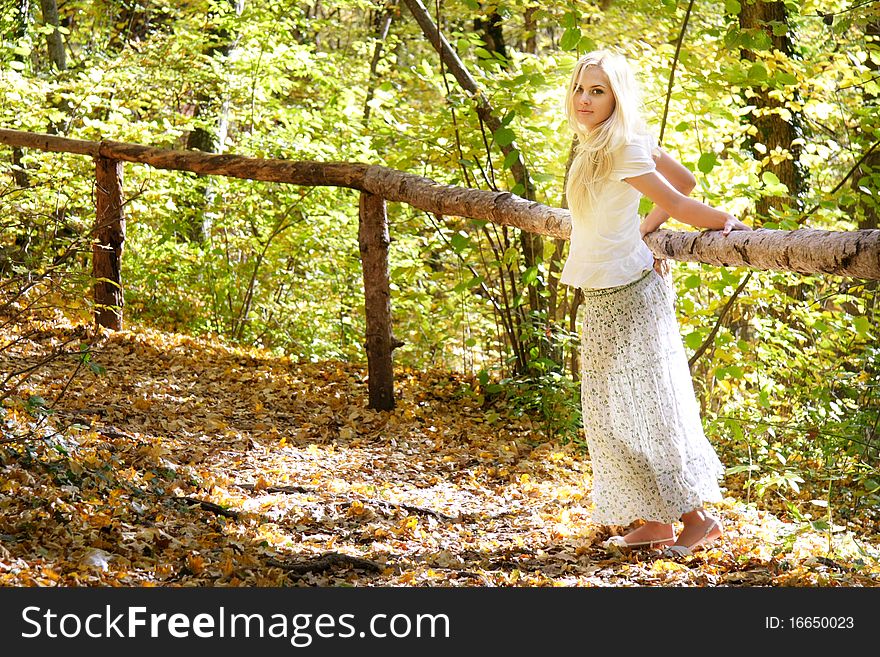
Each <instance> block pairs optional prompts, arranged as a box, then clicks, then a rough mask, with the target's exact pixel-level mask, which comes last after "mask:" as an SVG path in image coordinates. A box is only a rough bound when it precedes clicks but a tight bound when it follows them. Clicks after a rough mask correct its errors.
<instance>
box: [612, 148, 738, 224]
mask: <svg viewBox="0 0 880 657" xmlns="http://www.w3.org/2000/svg"><path fill="white" fill-rule="evenodd" d="M658 173H659V175H658ZM661 175H662V176H663V177H662V178H661ZM664 178H665V180H664ZM667 181H668V182H667ZM626 182H628V183H629V184H630V185H632V186H633V187H635V188H636V189H637V190H639V191H640V192H641V193H642V194H644V195H645V196H647V197H648V198H649V199H651V200H652V201H653V202H654V204H655V205H656V206H657V207H656V208H654V209H653V210H652V211H651V212H649V213H648V216H647V217H645V220H644V222H643V223H642V235H645V234H647V233H650V232H652V231H654V230H656V229H657V228H658V227H659V226H660V225H661V224H662V223H663V222H664V221H666V219H668V218H669V217H670V216H671V217H675V218H676V219H678V220H680V221H683V222H685V223H688V224H690V225H692V226H696V227H698V228H711V229H715V230H721V231H722V234H724V235H727V234H728V233H730V231H732V230H751V228H749V227H748V226H746V225H745V224H744V223H743V222H741V221H740V220H739V219H737V218H736V217H734V216H733V215H732V214H730V213H729V212H722V211H721V210H716V209H715V208H713V207H710V206H708V205H706V204H705V203H701V202H700V201H698V200H696V199H693V198H689V197H688V196H685V194H686V193H689V192H690V191H691V190H692V189H693V188H694V185H695V184H696V181H695V180H694V176H693V174H692V173H691V172H690V171H688V170H687V169H686V168H685V167H684V166H682V165H681V164H680V163H679V162H677V161H676V160H675V159H673V158H671V157H670V156H668V155H666V154H665V153H663V152H662V151H661V154H660V159H659V160H658V161H657V172H651V173H646V174H644V175H641V176H636V177H634V178H626ZM664 215H665V216H664Z"/></svg>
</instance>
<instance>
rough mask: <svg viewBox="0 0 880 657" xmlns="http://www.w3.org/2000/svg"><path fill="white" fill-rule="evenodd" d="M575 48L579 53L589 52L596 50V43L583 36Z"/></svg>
mask: <svg viewBox="0 0 880 657" xmlns="http://www.w3.org/2000/svg"><path fill="white" fill-rule="evenodd" d="M577 47H578V50H580V51H581V52H591V51H593V50H596V42H595V41H593V40H592V39H591V38H590V37H588V36H583V37H581V40H580V41H579V42H578V46H577Z"/></svg>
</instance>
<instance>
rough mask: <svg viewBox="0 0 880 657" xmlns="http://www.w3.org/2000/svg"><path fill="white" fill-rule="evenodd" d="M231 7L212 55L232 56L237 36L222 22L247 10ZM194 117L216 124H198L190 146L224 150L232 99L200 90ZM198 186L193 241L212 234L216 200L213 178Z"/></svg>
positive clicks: (213, 38) (238, 2)
mask: <svg viewBox="0 0 880 657" xmlns="http://www.w3.org/2000/svg"><path fill="white" fill-rule="evenodd" d="M227 2H228V4H229V8H228V10H226V11H224V12H222V13H221V14H220V17H219V20H220V21H221V23H220V26H219V27H214V28H212V29H211V30H210V31H209V35H208V43H209V44H210V45H209V46H208V49H207V51H206V54H207V55H208V56H209V57H216V56H220V57H223V58H226V57H229V55H230V54H232V51H233V50H234V48H235V43H236V41H237V38H236V37H234V36H233V35H232V34H230V31H229V29H228V27H227V26H226V25H225V24H224V23H223V21H225V20H226V19H227V18H228V15H229V12H235V15H236V16H241V13H242V11H244V0H227ZM194 116H195V118H202V117H207V121H206V123H207V122H212V123H214V126H213V127H208V126H206V125H201V126H197V127H196V128H194V129H193V131H192V132H190V133H189V136H188V137H187V141H186V147H187V148H188V149H195V150H199V151H203V152H205V153H222V152H223V148H224V146H225V142H226V133H227V129H228V126H229V101H228V100H227V99H222V100H221V101H220V107H219V109H218V108H216V106H215V101H214V99H213V98H211V97H210V96H208V95H207V94H203V93H200V94H199V95H198V96H197V98H196V110H195V114H194ZM196 189H197V190H198V192H199V196H200V197H201V201H200V203H199V206H198V207H197V208H196V209H197V215H196V216H195V217H193V218H192V220H191V221H190V223H189V227H188V235H187V238H188V239H189V240H191V241H193V242H205V241H206V240H207V239H208V237H209V236H210V234H211V216H210V212H209V210H210V208H211V206H212V205H213V203H214V198H215V196H216V191H215V189H214V186H213V185H212V184H211V181H210V180H200V181H199V182H198V183H197V185H196Z"/></svg>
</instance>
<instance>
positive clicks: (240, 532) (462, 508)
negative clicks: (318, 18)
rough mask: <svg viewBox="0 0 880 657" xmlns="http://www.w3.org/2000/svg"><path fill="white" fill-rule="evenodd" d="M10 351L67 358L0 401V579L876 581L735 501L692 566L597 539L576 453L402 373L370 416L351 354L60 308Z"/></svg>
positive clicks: (859, 554) (854, 562)
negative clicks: (283, 349)
mask: <svg viewBox="0 0 880 657" xmlns="http://www.w3.org/2000/svg"><path fill="white" fill-rule="evenodd" d="M0 325H2V322H0ZM13 341H15V342H14V344H11V343H13ZM0 344H2V345H5V348H4V349H3V350H2V351H0V377H2V378H6V377H5V375H6V374H7V373H11V372H15V371H18V370H20V369H23V368H24V367H29V366H31V365H35V364H37V363H38V362H39V361H40V360H41V359H42V357H43V356H45V355H46V354H49V353H52V352H53V350H54V351H56V352H57V351H68V352H71V354H72V355H69V356H67V357H59V358H55V359H52V360H50V361H49V362H47V363H45V364H44V365H43V366H41V367H40V368H38V369H35V370H34V371H33V374H32V376H31V377H30V378H29V379H28V380H27V382H26V383H24V384H23V385H21V386H19V387H18V388H17V389H16V391H15V394H14V395H13V396H10V397H8V398H7V399H6V400H5V401H4V406H3V408H2V409H0V431H2V435H0V585H4V586H312V585H323V586H823V587H834V586H876V585H878V584H880V547H878V542H880V541H878V536H877V535H876V534H873V533H870V532H862V533H859V532H857V531H856V532H854V531H852V530H850V529H848V528H837V529H838V531H835V532H834V533H830V534H829V533H828V532H816V531H813V530H812V529H811V527H810V525H809V524H805V523H792V522H785V521H784V520H782V519H781V518H782V516H781V515H778V514H777V515H774V513H773V512H772V510H770V509H767V508H760V507H758V506H756V505H755V504H754V503H751V504H747V503H745V502H744V501H743V500H742V499H737V496H736V492H735V491H732V490H729V491H728V497H727V498H725V500H724V501H723V502H722V503H720V504H718V505H715V506H714V507H713V509H714V511H715V512H716V513H717V514H718V515H719V516H720V517H721V518H722V520H723V522H724V525H725V529H726V531H725V535H724V537H723V538H722V540H720V541H718V542H717V543H715V544H713V545H712V546H710V547H709V548H707V549H705V550H701V551H698V552H696V554H695V555H694V556H692V557H686V558H683V559H678V560H670V559H665V558H663V557H662V555H661V553H660V552H659V551H656V550H645V551H620V550H610V551H609V550H607V549H604V548H603V547H601V545H600V542H601V541H602V540H603V539H605V538H607V537H608V536H609V535H610V534H612V533H619V532H621V531H623V530H624V528H621V527H606V526H601V525H596V524H594V523H593V522H592V520H591V504H590V499H589V492H590V484H591V475H590V462H589V458H588V456H587V455H586V454H584V453H583V452H582V451H581V450H579V448H578V447H577V446H576V445H574V444H567V445H563V444H559V443H558V442H555V441H551V440H547V439H545V438H544V437H543V436H542V435H541V432H540V428H538V427H536V426H533V425H532V422H531V421H530V420H529V419H528V418H525V417H520V418H513V417H510V416H509V415H507V414H505V413H503V412H502V413H492V414H489V413H486V410H485V409H484V408H482V407H481V404H480V402H479V400H478V399H477V398H476V397H475V395H472V394H469V393H468V390H469V389H470V388H469V386H468V385H466V384H467V379H466V378H464V377H462V376H459V375H452V374H449V373H448V372H417V371H405V370H399V371H398V372H397V373H396V377H397V379H396V394H397V398H398V403H397V407H396V409H395V410H394V411H392V412H387V413H377V412H373V411H370V410H368V409H367V408H366V399H367V388H366V382H365V377H366V372H365V368H363V367H360V366H353V365H350V364H346V363H338V362H323V363H314V364H311V363H298V362H294V361H292V360H289V359H285V358H278V357H274V356H272V355H271V354H269V353H267V352H263V351H259V350H256V349H242V348H234V347H229V346H223V345H221V344H220V343H219V342H218V341H216V340H215V341H211V340H207V339H205V340H202V339H194V338H190V337H185V336H180V335H175V334H169V333H162V332H158V331H154V330H148V329H134V330H130V331H122V332H117V333H110V332H107V333H102V334H98V335H95V334H94V333H93V332H92V331H91V329H90V328H88V327H86V326H76V325H72V324H69V323H64V322H63V321H61V320H59V319H58V318H53V319H51V320H50V321H45V322H42V323H40V322H34V323H31V324H29V325H28V326H17V327H13V326H6V327H5V328H4V329H2V330H0ZM81 344H90V345H91V358H92V359H93V360H92V364H94V365H96V369H97V366H100V368H103V370H104V371H103V372H95V371H93V370H92V369H91V364H89V363H83V361H84V360H86V359H84V358H83V357H82V355H81V354H79V355H78V353H77V352H79V351H80V348H81V347H80V345H81ZM78 365H79V368H78V369H77V366H78ZM74 372H75V373H76V375H75V376H72V375H73V374H74ZM0 394H2V391H0ZM47 408H50V409H51V412H48V411H47V410H46V409H47Z"/></svg>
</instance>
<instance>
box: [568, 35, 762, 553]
mask: <svg viewBox="0 0 880 657" xmlns="http://www.w3.org/2000/svg"><path fill="white" fill-rule="evenodd" d="M565 109H566V116H567V117H568V122H569V125H570V126H571V128H572V130H574V132H575V135H576V136H577V149H576V155H575V159H574V161H573V163H572V166H571V170H570V172H569V179H568V183H567V186H566V196H567V198H568V204H569V208H570V209H571V216H572V232H571V244H570V250H569V256H568V259H567V261H566V263H565V267H564V269H563V272H562V277H561V280H562V282H563V283H565V284H567V285H571V286H574V287H579V288H582V289H583V292H584V297H585V299H584V304H583V313H584V324H583V333H582V337H581V401H582V406H583V420H584V431H585V433H586V439H587V445H588V447H589V451H590V458H591V461H592V465H593V502H594V505H595V512H594V518H595V520H596V521H597V522H600V523H602V524H608V525H629V524H631V523H633V522H634V521H635V520H639V519H642V520H645V521H646V522H645V523H644V524H642V525H641V526H639V527H638V528H636V529H635V530H633V531H631V532H629V533H628V534H626V535H625V536H614V537H612V538H611V539H609V540H608V541H606V542H605V543H604V545H605V546H606V547H609V546H611V545H615V546H618V547H655V546H668V547H667V548H666V554H667V556H680V555H686V554H690V552H691V550H693V549H694V548H696V547H697V546H699V545H704V544H706V543H709V542H711V541H713V540H716V539H717V538H719V537H720V536H721V534H722V528H721V523H720V522H719V520H718V519H717V518H715V517H713V516H712V515H710V514H709V513H707V512H706V511H705V510H704V509H703V504H704V503H706V502H715V501H719V500H720V499H721V492H720V490H719V487H718V479H719V478H720V477H721V475H722V474H723V471H724V469H723V467H722V465H721V463H720V461H719V460H718V457H717V455H716V454H715V451H714V450H713V449H712V446H711V445H710V444H709V442H708V440H707V439H706V437H705V435H704V434H703V429H702V425H701V422H700V416H699V408H698V406H697V403H696V399H695V397H694V391H693V383H692V381H691V378H690V372H689V370H688V364H687V359H686V357H685V353H684V348H683V346H682V342H681V336H680V334H679V328H678V322H677V319H676V317H675V309H674V291H673V288H672V281H671V276H669V275H668V274H667V275H663V273H662V267H661V264H662V263H660V262H656V261H655V260H654V257H653V255H652V253H651V251H650V249H648V247H647V245H646V244H645V243H644V242H643V241H642V237H644V235H646V234H647V233H650V232H652V231H654V230H656V229H657V228H658V227H659V226H660V225H661V224H662V223H663V222H664V221H666V220H667V219H668V218H669V217H670V216H671V217H674V218H676V219H678V220H680V221H683V222H686V223H688V224H691V225H693V226H697V227H700V228H709V229H717V230H721V231H722V234H723V235H727V234H729V233H730V231H732V230H750V229H749V228H748V226H746V225H745V224H743V223H742V222H741V221H739V220H738V219H736V217H734V216H733V215H731V214H729V213H727V212H722V211H720V210H717V209H715V208H712V207H710V206H708V205H706V204H704V203H701V202H699V201H697V200H695V199H692V198H689V197H688V196H687V194H688V193H690V191H691V190H692V189H693V187H694V184H695V181H694V177H693V175H692V174H691V172H690V171H689V170H688V169H686V168H685V167H684V166H682V165H681V164H680V163H679V162H677V161H676V160H675V159H673V158H672V157H670V156H669V155H668V154H667V153H665V152H664V151H662V150H661V149H659V148H658V147H657V146H656V142H655V141H654V140H653V138H652V137H651V136H649V135H648V133H647V130H646V126H645V122H644V120H643V119H642V117H641V113H640V100H639V93H638V88H637V85H636V83H635V80H634V76H633V74H632V72H631V71H630V69H629V66H628V64H627V62H626V60H625V59H624V58H623V57H622V56H620V55H616V54H612V53H610V52H607V51H597V52H592V53H589V54H587V55H585V56H584V57H582V58H581V59H580V60H579V61H578V63H577V65H576V66H575V69H574V72H573V74H572V78H571V84H570V85H569V88H568V93H567V95H566V107H565ZM642 195H644V196H647V197H648V198H649V199H650V200H651V201H653V202H654V203H655V207H654V209H653V210H651V212H650V213H648V215H647V216H646V217H645V218H644V220H643V221H641V225H640V224H639V215H638V206H639V199H640V197H641V196H642ZM677 520H681V522H682V523H683V529H682V531H681V533H679V535H678V536H677V537H676V536H675V530H674V527H673V524H672V523H673V522H675V521H677Z"/></svg>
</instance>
